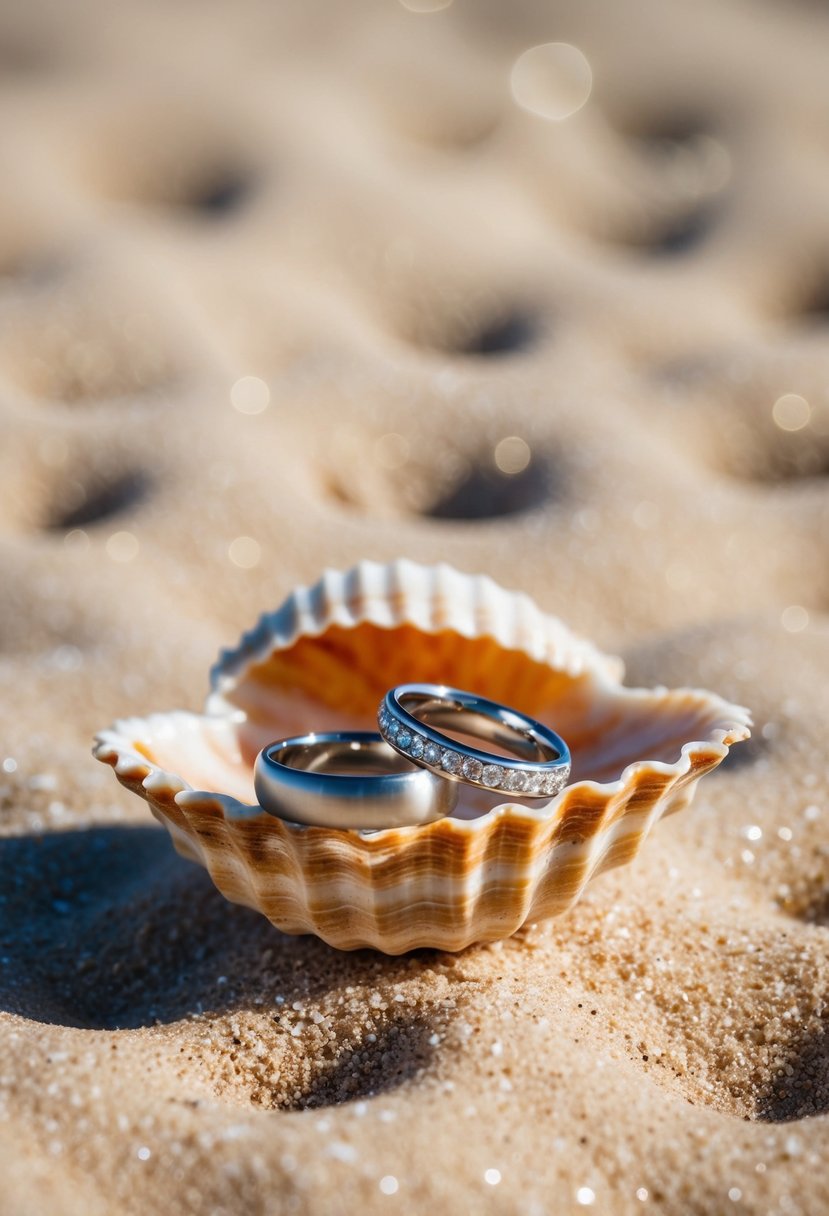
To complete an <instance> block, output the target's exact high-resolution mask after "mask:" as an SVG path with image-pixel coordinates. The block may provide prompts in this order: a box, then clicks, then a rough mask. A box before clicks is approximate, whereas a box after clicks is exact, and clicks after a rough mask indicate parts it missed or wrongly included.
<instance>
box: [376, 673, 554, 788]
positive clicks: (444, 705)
mask: <svg viewBox="0 0 829 1216" xmlns="http://www.w3.org/2000/svg"><path fill="white" fill-rule="evenodd" d="M378 724H379V726H380V733H381V735H382V736H383V738H384V739H385V740H386V741H387V742H388V743H390V744H391V746H392V747H393V748H394V749H395V751H398V752H400V754H401V755H403V756H407V757H408V758H409V759H410V760H414V762H415V764H420V765H422V766H423V767H424V768H426V769H429V770H430V771H431V772H433V773H438V774H440V776H442V777H447V778H449V780H450V781H451V782H457V781H465V782H468V783H469V784H470V785H477V786H480V787H481V788H483V789H486V790H493V791H497V792H499V793H500V792H506V793H510V794H517V795H518V796H519V797H521V798H551V797H554V796H555V795H556V794H558V793H560V791H561V790H562V789H563V788H564V786H565V785H566V784H567V780H568V778H569V776H570V751H569V748H568V747H567V744H566V743H565V742H564V740H563V739H561V738H560V737H559V736H558V735H557V734H556V733H555V731H553V730H550V728H549V727H548V726H544V725H543V724H542V723H541V722H536V721H535V719H534V718H528V717H527V715H526V714H522V713H519V712H518V710H515V709H509V708H508V707H507V706H506V705H501V704H499V703H498V702H497V701H488V700H487V699H486V697H478V696H476V695H475V694H474V693H471V692H462V691H461V690H460V689H458V688H447V687H445V686H444V685H442V684H400V685H398V687H397V688H393V689H392V690H391V691H390V692H388V693H386V695H385V697H384V698H383V701H382V702H381V705H380V709H379V713H378ZM444 730H450V731H452V732H456V733H457V734H460V735H465V736H467V737H471V738H472V739H475V740H477V739H483V740H484V741H485V742H487V743H491V744H495V745H496V746H497V747H500V748H503V749H505V750H506V751H508V752H511V753H512V755H513V756H517V757H518V759H512V758H511V757H505V756H503V755H499V754H495V753H492V752H487V751H481V750H479V749H478V748H476V747H469V746H467V745H466V744H464V743H460V742H458V740H457V739H454V738H452V737H451V736H450V735H447V734H444V733H443V731H444Z"/></svg>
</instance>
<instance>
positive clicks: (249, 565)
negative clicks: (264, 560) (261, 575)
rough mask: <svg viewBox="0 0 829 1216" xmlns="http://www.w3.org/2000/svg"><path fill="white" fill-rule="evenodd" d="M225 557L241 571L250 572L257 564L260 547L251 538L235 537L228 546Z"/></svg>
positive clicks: (260, 554)
mask: <svg viewBox="0 0 829 1216" xmlns="http://www.w3.org/2000/svg"><path fill="white" fill-rule="evenodd" d="M227 555H228V557H229V558H230V560H231V561H232V562H233V564H234V566H238V567H239V568H240V569H241V570H252V569H253V567H254V566H257V565H258V564H259V559H260V557H261V556H262V547H261V545H260V544H259V541H258V540H254V539H253V537H252V536H237V537H236V539H235V540H232V541H231V542H230V544H229V546H228V550H227Z"/></svg>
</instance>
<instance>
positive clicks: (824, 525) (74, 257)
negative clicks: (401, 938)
mask: <svg viewBox="0 0 829 1216" xmlns="http://www.w3.org/2000/svg"><path fill="white" fill-rule="evenodd" d="M411 2H412V8H415V7H423V5H419V6H416V5H415V2H414V0H411ZM427 7H428V6H427ZM551 42H552V43H563V44H566V45H565V49H564V50H563V51H562V50H561V48H558V49H556V50H553V51H552V52H542V53H541V56H540V58H538V57H535V58H533V57H530V58H529V59H527V58H524V59H521V58H520V57H521V56H522V55H524V53H525V52H526V51H528V50H529V49H530V48H533V47H536V46H540V45H544V44H547V43H551ZM572 48H577V49H576V50H575V51H573V50H572ZM828 59H829V13H828V12H827V9H826V7H825V6H824V5H822V4H818V3H813V4H810V3H806V2H805V0H803V2H801V0H792V2H790V3H785V4H784V3H770V2H768V0H755V2H754V3H747V2H739V0H700V2H698V3H695V4H693V5H688V4H680V3H678V0H667V2H666V0H631V2H630V3H627V4H623V5H620V4H615V3H612V2H611V0H590V2H589V3H584V2H581V3H577V2H575V0H572V2H569V3H567V2H555V3H547V4H544V3H531V2H528V0H527V2H525V0H514V2H513V0H511V2H510V3H502V4H498V3H494V2H493V0H455V3H453V4H451V5H449V6H448V7H446V8H445V9H443V10H441V11H436V12H417V11H411V10H410V9H407V8H406V7H404V6H403V5H402V4H400V3H398V2H397V0H375V2H373V3H368V2H366V3H361V2H356V0H355V2H352V3H348V4H342V3H341V4H337V3H334V2H333V0H328V2H326V3H323V2H320V0H290V2H285V0H283V2H280V3H254V2H253V0H238V2H237V3H235V4H229V3H224V4H220V3H215V2H213V0H202V2H200V3H198V4H197V3H195V0H164V2H162V0H154V2H153V3H146V2H144V3H138V2H137V0H136V2H135V3H122V4H117V5H106V4H104V3H102V2H101V0H76V2H75V3H73V4H71V5H67V4H61V3H49V2H48V0H31V2H29V3H27V4H25V5H24V4H23V3H13V2H9V0H7V2H6V3H5V4H4V5H3V6H2V10H0V99H2V104H1V105H0V173H1V174H2V183H3V185H2V189H0V468H1V469H2V476H0V546H2V563H3V564H2V580H1V581H0V682H2V706H1V707H0V764H2V771H0V828H1V829H2V840H0V937H2V943H0V1008H2V1013H0V1152H1V1153H2V1166H1V1173H2V1184H0V1212H2V1213H3V1216H46V1214H48V1216H52V1214H63V1213H71V1214H76V1213H77V1214H78V1216H98V1214H103V1216H116V1214H118V1216H120V1214H121V1213H123V1214H125V1216H126V1214H128V1213H129V1214H131V1213H141V1214H142V1216H146V1213H153V1212H158V1213H164V1214H165V1216H177V1214H179V1213H192V1214H194V1216H195V1214H198V1216H202V1214H205V1216H206V1214H207V1213H211V1214H213V1216H220V1214H227V1216H230V1214H231V1213H232V1214H234V1216H238V1214H239V1213H243V1212H244V1213H263V1214H265V1213H268V1214H270V1213H273V1214H274V1216H276V1214H279V1216H282V1213H314V1214H315V1216H317V1214H320V1216H321V1214H325V1216H328V1214H329V1213H331V1214H334V1213H343V1214H350V1213H355V1212H365V1213H375V1212H383V1213H387V1212H388V1213H393V1212H401V1213H404V1212H405V1213H412V1212H425V1211H429V1212H433V1213H436V1214H437V1213H449V1212H453V1213H456V1212H475V1213H479V1212H480V1213H522V1214H524V1216H544V1214H546V1213H550V1214H552V1213H556V1214H559V1213H567V1212H571V1211H573V1212H576V1211H582V1210H585V1209H587V1210H594V1211H597V1212H606V1213H611V1214H614V1216H615V1214H617V1213H622V1214H624V1213H628V1212H638V1211H648V1210H652V1211H658V1212H664V1213H672V1214H677V1216H678V1214H682V1216H688V1214H693V1213H699V1214H706V1216H709V1214H711V1213H726V1212H728V1213H730V1212H734V1213H735V1214H736V1213H739V1212H751V1213H757V1214H758V1216H759V1214H761V1213H762V1214H769V1216H771V1214H772V1213H774V1214H780V1216H797V1214H803V1216H814V1214H816V1213H817V1214H820V1213H829V1181H827V1177H826V1170H825V1162H826V1154H827V1149H829V1038H827V1025H829V1006H827V997H828V996H829V957H828V956H827V946H829V895H828V894H827V892H829V768H828V767H827V759H826V722H827V711H828V710H829V696H827V688H826V675H827V670H829V668H828V667H827V659H829V630H828V629H827V623H828V622H829V616H828V615H827V612H829V552H828V546H827V536H829V527H828V525H829V485H827V472H829V341H827V337H828V336H829V74H827V61H828ZM516 65H518V66H516ZM397 555H407V556H410V557H413V558H415V559H418V560H421V561H429V562H431V561H436V560H448V561H450V562H452V563H453V564H455V565H457V566H458V567H460V568H461V569H465V570H469V571H476V572H477V571H485V572H487V573H490V574H492V575H493V576H494V577H495V578H497V579H498V580H499V581H501V582H502V583H504V584H506V585H508V586H515V587H520V588H522V589H524V590H527V591H529V592H531V593H532V594H534V595H535V596H536V597H537V599H538V600H539V602H540V603H541V604H543V605H544V607H546V608H548V609H550V610H552V611H554V612H556V613H558V614H559V615H560V616H562V617H563V618H564V619H565V620H566V621H567V622H569V623H570V624H571V625H572V626H573V627H574V628H576V629H577V630H578V631H579V632H581V633H585V634H587V635H588V636H590V637H592V638H593V640H594V641H596V642H597V643H598V644H599V645H601V646H603V647H605V648H606V649H609V650H611V651H618V652H620V653H622V654H623V655H624V657H625V659H626V662H627V664H628V682H630V683H633V684H652V683H666V684H682V683H687V684H694V685H705V686H709V687H712V688H714V689H715V690H716V691H718V692H720V693H722V694H723V695H725V696H727V697H730V698H732V699H734V700H736V701H739V702H741V703H744V704H747V705H749V706H751V707H752V709H753V711H754V713H755V718H756V723H757V729H756V732H755V736H754V739H753V740H752V741H751V742H750V743H749V744H746V745H742V746H741V747H740V748H739V749H736V750H735V753H734V755H733V757H732V759H731V760H730V761H729V762H728V763H727V764H726V765H725V766H724V767H723V769H722V770H721V771H718V772H717V773H716V774H714V775H713V776H712V777H710V778H708V779H707V780H706V781H704V782H703V783H702V786H701V788H700V791H699V794H698V797H697V802H696V804H695V805H694V807H693V808H692V809H691V810H690V811H688V812H686V813H684V814H682V815H679V816H676V817H675V818H672V819H671V820H669V821H667V822H665V823H664V824H662V825H660V827H659V828H658V829H657V831H656V833H655V834H654V837H653V839H652V840H651V841H650V842H649V845H648V847H647V848H646V850H645V853H644V855H643V856H642V857H641V858H640V859H639V860H638V861H637V863H636V864H635V865H634V866H632V867H630V868H629V869H627V870H623V871H616V872H614V873H612V874H609V875H607V876H604V877H603V878H601V879H600V880H598V881H597V882H595V883H594V884H593V885H592V886H591V888H590V890H589V892H588V894H587V896H586V898H585V899H584V900H583V901H582V903H581V904H580V905H579V906H578V907H577V908H576V909H575V910H574V912H573V913H572V914H570V915H569V916H567V917H566V918H563V919H561V920H559V921H554V922H550V923H548V924H541V925H538V926H535V927H532V928H529V929H527V930H525V931H523V932H522V933H520V934H519V935H518V936H517V937H515V938H513V939H511V940H509V941H507V942H505V943H503V944H502V945H500V946H495V947H485V948H473V949H470V950H469V951H467V952H465V953H464V954H462V955H460V956H458V957H451V956H446V955H438V954H434V953H431V952H428V951H422V952H418V953H417V954H416V955H413V956H411V957H404V958H399V959H385V958H383V957H382V956H379V955H375V954H372V953H371V952H360V953H357V954H353V955H344V954H338V953H337V952H336V951H333V950H331V949H329V948H328V947H326V946H324V945H323V944H322V943H320V942H318V941H315V940H313V939H310V938H287V937H283V936H281V935H280V934H279V933H278V932H277V931H276V930H274V929H273V928H272V927H271V926H270V925H269V924H268V923H267V922H266V921H265V920H264V919H262V918H260V917H258V916H257V915H256V914H254V913H252V912H249V911H247V910H245V909H242V908H237V907H231V906H230V905H228V904H226V903H225V902H224V901H223V900H222V899H221V897H220V896H219V895H218V894H217V893H216V892H215V891H214V890H213V888H212V886H211V884H210V881H209V879H208V878H207V876H206V875H205V874H204V873H203V872H202V871H201V870H199V869H198V868H197V867H195V866H193V865H189V864H188V863H186V862H184V861H182V860H181V859H180V858H178V857H177V856H176V855H175V854H174V853H173V850H172V847H171V845H170V843H169V841H168V838H167V836H166V834H165V833H164V832H162V831H161V829H159V828H157V826H156V825H155V824H154V823H152V821H151V820H150V817H149V815H148V813H147V811H146V808H145V806H144V804H143V803H141V802H139V800H138V799H135V798H131V797H130V796H129V795H128V794H127V793H126V792H125V791H123V790H120V789H119V788H118V787H117V785H116V783H115V781H114V779H113V776H112V774H111V773H110V772H109V771H106V770H104V769H103V768H102V767H101V766H98V765H96V764H95V763H94V761H93V760H92V759H91V758H90V756H89V743H90V737H91V735H92V733H93V731H94V730H95V729H96V728H99V727H102V726H104V725H106V724H107V723H108V722H110V721H111V720H112V719H113V718H115V717H117V716H123V715H126V714H129V713H144V712H147V711H150V710H155V709H162V708H170V707H174V706H181V707H187V708H197V707H198V706H199V705H200V703H201V701H202V699H203V696H204V694H205V692H206V682H207V676H206V673H207V670H208V668H209V665H210V663H211V662H212V661H213V659H214V658H215V655H216V653H217V651H218V649H219V647H220V646H222V645H225V644H229V643H230V642H232V641H233V640H234V638H235V637H236V636H237V635H238V633H240V632H241V631H242V630H243V629H244V628H246V627H248V626H249V625H250V624H251V623H252V622H253V621H254V620H255V619H256V617H257V616H258V614H259V613H260V611H262V610H263V609H265V608H268V607H273V606H275V605H276V604H277V603H278V602H279V601H280V600H281V599H282V597H283V596H284V594H285V593H286V592H287V591H289V590H290V589H291V588H292V587H293V586H294V585H295V584H296V583H298V582H307V581H310V580H313V579H315V578H316V577H317V575H318V574H319V573H320V571H321V570H322V569H323V568H324V567H325V566H328V565H334V566H337V567H341V568H342V567H345V566H347V565H350V564H352V563H353V562H354V561H356V560H358V559H360V558H362V557H372V558H378V559H383V558H389V557H393V556H397Z"/></svg>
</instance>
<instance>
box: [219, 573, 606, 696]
mask: <svg viewBox="0 0 829 1216" xmlns="http://www.w3.org/2000/svg"><path fill="white" fill-rule="evenodd" d="M360 624H372V625H376V626H378V627H380V628H384V629H391V628H394V627H395V626H400V625H404V624H410V625H414V626H416V627H417V628H418V629H420V630H421V631H422V632H424V633H438V632H441V631H443V630H450V631H452V632H454V633H458V634H460V635H461V636H462V637H492V638H493V639H494V640H495V641H497V642H498V643H499V644H501V645H502V646H504V647H505V648H506V649H520V650H524V651H525V652H526V653H527V654H528V655H529V656H530V657H531V658H533V659H536V660H537V661H540V662H548V663H549V664H550V665H551V666H553V667H555V668H557V669H558V670H560V671H563V672H566V673H568V674H570V675H573V676H578V675H582V674H589V673H592V674H593V675H595V676H597V677H599V678H601V679H603V680H610V681H612V682H616V683H618V682H620V681H621V680H622V677H623V676H624V663H623V662H622V660H621V659H620V658H617V657H615V656H611V655H606V654H603V653H602V652H601V651H600V650H599V649H598V648H597V647H596V646H594V645H593V643H592V642H590V641H588V640H587V639H586V638H582V637H579V636H577V635H576V634H574V633H573V632H572V631H571V630H570V629H569V628H568V627H567V626H566V625H565V624H564V622H563V621H561V620H559V619H558V618H557V617H553V616H550V615H549V614H547V613H545V612H543V611H542V610H541V609H540V608H539V607H538V606H537V605H536V604H535V602H534V601H533V600H532V599H530V597H529V596H528V595H526V594H525V593H524V592H519V591H507V590H505V589H504V588H503V587H500V586H499V585H498V584H497V583H496V582H494V581H493V580H492V579H491V578H490V577H489V576H488V575H485V574H478V575H468V574H464V573H462V572H461V571H459V570H457V569H455V567H453V566H450V565H448V564H447V563H440V564H438V565H434V566H424V565H420V564H418V563H417V562H413V561H410V560H409V559H408V558H398V559H397V560H396V561H393V562H388V563H381V562H373V561H362V562H359V563H358V564H357V565H356V566H353V567H351V569H349V570H346V571H338V570H326V571H325V573H324V574H323V575H322V577H321V578H320V579H319V580H318V581H317V582H316V583H314V584H313V585H311V586H309V587H301V588H299V589H297V590H296V591H294V592H292V593H291V594H290V595H289V596H288V597H287V599H285V600H284V601H283V603H282V604H281V605H280V607H279V608H277V609H276V610H275V611H273V612H265V613H263V614H262V615H261V616H260V618H259V620H258V621H257V623H256V625H254V627H253V628H252V629H250V630H248V631H247V632H246V633H244V634H243V635H242V637H241V639H240V640H239V642H238V643H237V645H235V646H232V647H229V648H227V649H225V650H223V651H221V653H220V655H219V658H218V660H217V661H216V663H215V664H214V665H213V667H212V668H211V671H210V687H211V695H210V697H209V698H208V706H209V707H211V708H212V707H214V706H215V707H216V708H218V709H221V708H222V701H221V698H222V697H223V695H224V694H227V693H230V692H232V691H233V689H234V688H235V687H236V686H237V685H238V683H239V682H240V680H241V679H242V678H243V676H244V675H245V673H246V672H247V671H248V670H249V669H250V668H251V667H254V666H256V665H257V664H259V663H262V662H264V661H265V660H266V659H267V657H268V655H269V654H271V653H272V652H273V651H275V650H277V649H284V648H286V647H289V646H290V645H292V643H293V642H295V641H296V639H297V638H298V637H300V636H303V637H318V636H319V635H320V634H322V633H324V632H325V630H326V629H328V628H330V627H331V626H332V625H340V626H343V627H345V628H349V629H351V628H354V627H355V626H357V625H360Z"/></svg>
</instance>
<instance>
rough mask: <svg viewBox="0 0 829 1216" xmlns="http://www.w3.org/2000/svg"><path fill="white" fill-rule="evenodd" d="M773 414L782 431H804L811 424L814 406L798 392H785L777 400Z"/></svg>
mask: <svg viewBox="0 0 829 1216" xmlns="http://www.w3.org/2000/svg"><path fill="white" fill-rule="evenodd" d="M771 416H772V418H773V419H774V421H775V422H776V424H777V425H778V426H779V427H780V430H781V431H802V430H803V428H804V426H808V425H809V419H810V418H811V417H812V407H811V406H810V405H809V402H808V401H807V400H806V399H805V397H801V396H799V394H798V393H784V394H783V396H782V397H778V398H777V400H776V401H775V403H774V406H773V407H772V411H771Z"/></svg>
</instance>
